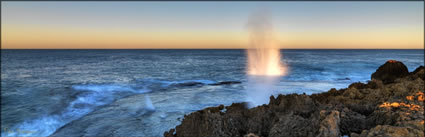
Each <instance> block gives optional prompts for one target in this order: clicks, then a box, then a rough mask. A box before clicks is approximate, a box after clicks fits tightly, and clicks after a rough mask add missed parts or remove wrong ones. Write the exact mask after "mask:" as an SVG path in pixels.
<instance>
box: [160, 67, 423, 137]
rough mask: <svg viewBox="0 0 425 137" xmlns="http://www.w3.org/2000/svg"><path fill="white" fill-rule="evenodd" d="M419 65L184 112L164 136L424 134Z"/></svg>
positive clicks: (366, 136) (416, 136) (364, 136)
mask: <svg viewBox="0 0 425 137" xmlns="http://www.w3.org/2000/svg"><path fill="white" fill-rule="evenodd" d="M424 71H425V68H424V67H423V66H421V67H419V68H417V69H416V70H415V71H413V72H411V73H409V72H407V68H406V66H404V64H403V63H401V62H398V61H393V60H390V61H388V62H387V63H385V64H384V65H382V66H381V67H379V69H378V70H377V71H376V72H375V73H374V74H373V75H372V80H371V81H369V82H368V83H366V84H364V83H353V84H351V85H350V86H349V87H348V88H345V89H340V90H336V89H331V90H329V91H328V92H324V93H320V94H313V95H311V96H309V95H298V94H289V95H279V96H277V97H273V96H271V97H270V102H269V104H268V105H262V106H258V107H255V108H252V109H247V108H246V107H245V106H246V104H244V103H234V104H232V105H230V106H219V107H210V108H206V109H203V110H200V111H197V112H193V113H191V114H189V115H186V116H185V117H184V119H183V121H182V123H181V124H180V125H178V126H177V127H176V128H175V129H170V130H169V131H168V132H165V133H164V136H165V137H218V136H220V137H244V136H260V137H261V136H262V137H282V136H287V137H313V136H327V137H339V136H344V135H348V136H353V137H372V136H406V137H423V136H424V132H423V131H424V130H425V129H424Z"/></svg>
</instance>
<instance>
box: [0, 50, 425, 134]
mask: <svg viewBox="0 0 425 137" xmlns="http://www.w3.org/2000/svg"><path fill="white" fill-rule="evenodd" d="M281 53H282V59H281V61H282V62H283V63H284V64H286V65H287V66H288V72H287V75H286V76H283V77H280V78H279V80H278V81H279V82H278V83H277V84H276V85H275V86H276V87H277V88H276V89H277V90H276V91H274V92H275V93H280V94H290V93H298V94H303V93H306V94H314V93H320V92H325V91H328V90H329V89H331V88H336V89H340V88H346V87H347V86H348V85H349V84H351V83H353V82H367V81H368V80H370V75H371V74H372V73H373V72H375V71H376V69H377V68H378V67H379V66H380V65H382V64H384V63H385V62H386V61H387V60H391V59H393V60H398V61H402V62H403V63H404V64H405V65H406V66H407V67H408V69H409V71H413V70H414V69H416V68H417V67H419V66H420V65H424V50H422V49H419V50H336V49H335V50H313V49H310V50H307V49H306V50H301V49H299V50H295V49H287V50H281ZM245 66H246V55H245V51H244V50H239V49H234V50H197V49H179V50H177V49H175V50H174V49H164V50H1V127H2V129H1V135H2V136H49V135H52V134H53V133H54V132H55V131H57V130H60V131H64V132H65V131H66V132H69V133H76V135H77V133H80V132H84V133H85V134H86V135H87V134H88V135H93V136H111V135H114V136H162V134H163V132H164V131H168V130H169V129H171V128H174V127H175V126H176V125H178V124H179V123H180V122H181V120H182V118H183V116H184V115H186V114H189V113H191V112H194V111H197V110H201V109H203V108H206V107H212V106H218V105H220V104H224V105H230V104H231V103H235V102H243V101H245V100H246V92H244V91H245V90H246V89H245V88H246V86H247V76H246V69H245ZM222 81H240V82H242V83H241V84H231V85H208V84H212V83H216V82H222ZM194 82H197V83H198V84H192V85H191V84H190V83H194ZM188 83H189V84H188ZM70 135H73V134H70Z"/></svg>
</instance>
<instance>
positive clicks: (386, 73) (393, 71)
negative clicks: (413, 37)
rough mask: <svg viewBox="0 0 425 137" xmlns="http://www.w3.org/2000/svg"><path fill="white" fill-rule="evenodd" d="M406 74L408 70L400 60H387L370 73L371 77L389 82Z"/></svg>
mask: <svg viewBox="0 0 425 137" xmlns="http://www.w3.org/2000/svg"><path fill="white" fill-rule="evenodd" d="M408 74H409V70H408V69H407V67H406V66H405V65H404V64H403V63H402V62H400V61H396V60H389V61H387V62H386V63H385V64H384V65H382V66H380V67H379V68H378V69H377V70H376V72H375V73H373V74H372V79H377V80H382V82H384V83H391V82H393V81H394V80H395V79H397V78H401V77H404V76H407V75H408Z"/></svg>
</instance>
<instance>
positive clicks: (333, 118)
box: [317, 111, 341, 137]
mask: <svg viewBox="0 0 425 137" xmlns="http://www.w3.org/2000/svg"><path fill="white" fill-rule="evenodd" d="M339 122H340V118H339V112H338V111H332V112H331V113H330V114H329V115H327V116H326V118H325V119H324V120H322V122H321V123H320V128H319V135H317V136H318V137H340V136H341V133H340V132H339Z"/></svg>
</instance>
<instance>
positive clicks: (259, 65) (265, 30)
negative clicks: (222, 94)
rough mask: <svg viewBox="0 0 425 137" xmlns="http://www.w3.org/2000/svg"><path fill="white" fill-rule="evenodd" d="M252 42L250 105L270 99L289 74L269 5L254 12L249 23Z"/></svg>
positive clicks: (249, 57) (249, 52)
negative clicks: (280, 80) (273, 25)
mask: <svg viewBox="0 0 425 137" xmlns="http://www.w3.org/2000/svg"><path fill="white" fill-rule="evenodd" d="M247 27H248V30H249V36H250V46H249V48H247V50H246V53H247V61H248V62H247V66H246V72H247V75H248V85H247V89H246V91H247V93H248V102H250V105H249V106H248V107H254V106H257V105H261V104H265V103H268V100H269V96H270V95H272V94H273V91H274V90H275V86H274V85H275V84H276V83H277V82H278V80H279V79H280V77H281V76H283V75H285V74H286V67H285V66H284V65H283V64H282V63H281V62H280V58H281V55H280V48H279V45H278V43H277V40H276V39H275V35H274V32H273V27H272V24H271V20H270V17H269V14H268V12H267V10H266V9H261V10H259V11H257V12H254V13H253V14H252V16H251V17H250V18H249V21H248V23H247Z"/></svg>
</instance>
